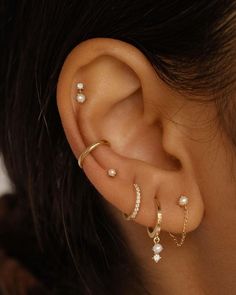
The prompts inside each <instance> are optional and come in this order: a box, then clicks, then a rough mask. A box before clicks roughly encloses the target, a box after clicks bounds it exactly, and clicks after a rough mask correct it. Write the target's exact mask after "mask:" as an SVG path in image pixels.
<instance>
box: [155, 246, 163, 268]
mask: <svg viewBox="0 0 236 295" xmlns="http://www.w3.org/2000/svg"><path fill="white" fill-rule="evenodd" d="M152 250H153V252H154V255H153V257H152V259H153V260H154V261H155V262H156V263H157V262H158V261H159V260H160V259H161V256H160V254H159V253H160V252H161V251H162V250H163V247H162V245H161V244H159V243H156V244H154V246H153V248H152Z"/></svg>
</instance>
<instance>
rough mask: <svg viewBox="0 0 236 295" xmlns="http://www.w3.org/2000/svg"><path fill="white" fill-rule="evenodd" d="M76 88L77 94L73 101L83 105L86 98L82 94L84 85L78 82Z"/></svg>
mask: <svg viewBox="0 0 236 295" xmlns="http://www.w3.org/2000/svg"><path fill="white" fill-rule="evenodd" d="M76 88H77V90H78V93H77V94H76V96H75V100H76V101H77V102H79V103H84V102H85V100H86V96H85V95H84V94H83V93H82V91H83V90H84V84H83V83H81V82H79V83H77V84H76Z"/></svg>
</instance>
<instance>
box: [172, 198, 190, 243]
mask: <svg viewBox="0 0 236 295" xmlns="http://www.w3.org/2000/svg"><path fill="white" fill-rule="evenodd" d="M178 205H179V206H180V207H182V208H183V209H184V223H183V229H182V235H181V239H180V240H178V238H177V237H176V236H175V235H174V234H172V233H170V232H169V235H170V236H171V237H172V238H173V240H174V242H175V244H176V246H177V247H181V246H182V245H183V244H184V241H185V239H186V236H187V231H186V227H187V223H188V215H189V213H188V207H187V205H188V197H186V196H181V197H180V198H179V202H178Z"/></svg>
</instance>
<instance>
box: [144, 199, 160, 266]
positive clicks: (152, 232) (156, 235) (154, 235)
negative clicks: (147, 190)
mask: <svg viewBox="0 0 236 295" xmlns="http://www.w3.org/2000/svg"><path fill="white" fill-rule="evenodd" d="M155 199H156V202H155V203H156V209H157V221H156V225H155V227H154V229H151V228H150V227H147V232H148V235H149V237H150V238H151V239H153V243H154V246H153V248H152V250H153V252H154V255H153V257H152V259H153V260H154V261H155V262H156V263H157V262H158V261H159V260H160V259H161V256H160V252H161V251H162V250H163V247H162V245H161V244H160V232H161V223H162V212H161V207H160V204H159V202H158V200H157V198H155Z"/></svg>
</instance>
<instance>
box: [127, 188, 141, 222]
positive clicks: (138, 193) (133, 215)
mask: <svg viewBox="0 0 236 295" xmlns="http://www.w3.org/2000/svg"><path fill="white" fill-rule="evenodd" d="M134 188H135V191H136V201H135V207H134V210H133V211H132V213H131V214H130V215H128V214H126V213H123V216H124V218H125V219H126V220H131V219H135V218H136V216H137V214H138V212H139V209H140V204H141V190H140V187H139V186H138V185H137V183H134Z"/></svg>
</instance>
